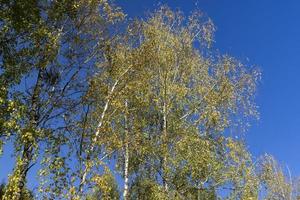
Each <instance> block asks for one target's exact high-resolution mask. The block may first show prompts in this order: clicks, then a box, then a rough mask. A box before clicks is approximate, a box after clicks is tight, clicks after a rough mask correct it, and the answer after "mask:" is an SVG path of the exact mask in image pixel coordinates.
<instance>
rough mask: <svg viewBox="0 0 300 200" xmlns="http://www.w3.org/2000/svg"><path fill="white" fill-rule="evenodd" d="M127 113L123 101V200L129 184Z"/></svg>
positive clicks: (125, 197) (125, 199)
mask: <svg viewBox="0 0 300 200" xmlns="http://www.w3.org/2000/svg"><path fill="white" fill-rule="evenodd" d="M127 113H128V103H127V100H125V115H124V124H125V138H124V143H125V144H124V154H125V155H124V192H123V198H124V200H127V199H128V183H129V174H128V168H129V144H128V142H129V135H128V133H129V131H128V119H127Z"/></svg>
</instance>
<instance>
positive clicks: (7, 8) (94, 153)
mask: <svg viewBox="0 0 300 200" xmlns="http://www.w3.org/2000/svg"><path fill="white" fill-rule="evenodd" d="M0 10H1V12H0V29H1V34H0V44H1V46H0V61H1V62H0V67H1V70H0V84H1V88H0V106H1V111H0V130H1V131H0V149H1V152H2V148H3V146H5V145H7V144H12V145H13V148H14V152H13V157H14V159H15V165H14V168H13V171H12V172H11V174H9V175H8V182H7V184H3V185H1V187H0V197H1V199H6V200H11V199H13V200H21V199H34V198H37V199H72V200H75V199H89V200H92V199H125V200H128V199H245V200H246V199H247V200H249V199H259V198H263V199H295V198H296V197H297V194H298V193H297V189H296V188H295V186H296V185H297V184H295V183H294V181H293V180H292V177H289V176H288V173H287V172H286V171H285V170H284V169H283V168H282V167H281V165H280V164H279V163H278V162H277V161H276V160H275V159H274V158H273V157H272V156H269V155H265V156H262V157H261V158H258V159H254V158H253V157H252V155H251V154H250V152H249V151H248V149H247V146H246V144H245V141H244V140H243V137H242V136H243V133H244V132H245V131H246V130H247V127H248V126H249V123H250V122H252V121H253V120H254V119H255V120H256V119H258V117H259V112H258V109H257V106H256V104H255V94H256V88H257V85H258V83H259V80H260V71H259V69H257V68H256V67H253V66H251V65H248V64H244V63H242V62H240V61H239V60H238V59H237V58H234V57H233V56H231V55H222V54H220V53H216V51H214V50H213V48H211V47H212V46H213V45H214V32H215V27H214V24H213V22H212V21H211V19H209V18H208V17H206V16H205V15H204V14H203V13H202V12H200V11H198V10H197V11H195V12H193V13H192V14H191V15H189V16H185V15H184V14H183V13H182V12H181V11H173V10H172V9H170V8H169V7H168V6H161V7H159V8H158V9H156V10H154V11H153V12H152V13H151V14H149V15H147V16H146V17H145V18H143V19H135V20H129V19H126V14H125V13H123V11H122V9H121V8H119V7H118V6H117V5H115V4H113V2H111V1H109V0H63V1H41V0H30V1H28V0H18V1H10V0H1V6H0ZM228 132H230V134H228ZM235 135H239V136H240V137H239V138H241V139H237V138H236V137H234V136H235ZM2 153H3V154H10V153H11V152H2ZM33 166H37V167H38V168H39V171H38V173H37V176H38V177H39V182H38V189H36V190H34V191H32V192H31V188H30V189H27V187H26V183H27V181H31V180H28V179H27V176H28V171H29V170H31V169H32V167H33Z"/></svg>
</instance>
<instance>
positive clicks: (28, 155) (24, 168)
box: [16, 69, 42, 199]
mask: <svg viewBox="0 0 300 200" xmlns="http://www.w3.org/2000/svg"><path fill="white" fill-rule="evenodd" d="M41 87H42V69H39V72H38V76H37V80H36V84H35V87H34V89H33V93H32V97H31V110H30V114H29V123H30V124H29V127H30V129H31V131H35V130H36V129H37V127H38V120H39V114H38V102H39V96H40V93H41ZM33 154H34V146H33V144H32V143H29V142H26V143H25V144H24V146H23V152H22V157H21V160H22V164H21V165H20V166H17V167H19V170H20V173H21V174H20V179H19V181H18V185H17V187H18V193H19V194H16V196H17V198H18V199H21V196H22V192H23V190H24V187H25V185H26V177H27V173H28V171H29V169H30V167H31V165H30V164H31V162H32V158H33Z"/></svg>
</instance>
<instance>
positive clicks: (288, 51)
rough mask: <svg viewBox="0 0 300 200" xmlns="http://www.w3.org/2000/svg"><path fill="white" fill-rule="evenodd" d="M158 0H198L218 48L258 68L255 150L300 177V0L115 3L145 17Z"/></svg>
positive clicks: (250, 138)
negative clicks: (257, 111)
mask: <svg viewBox="0 0 300 200" xmlns="http://www.w3.org/2000/svg"><path fill="white" fill-rule="evenodd" d="M159 2H162V3H163V4H164V3H166V4H168V5H169V6H170V7H172V8H180V9H181V10H183V11H184V12H185V13H189V12H190V11H191V10H193V9H195V3H196V2H197V5H198V7H199V8H200V9H201V10H202V11H203V12H205V13H206V14H207V16H209V17H210V18H211V19H212V20H213V22H214V23H215V25H216V26H217V32H216V38H215V41H216V43H215V46H214V47H215V48H216V49H218V50H219V51H220V52H222V53H229V54H231V55H233V56H235V57H237V58H239V59H241V60H247V58H249V63H251V64H255V65H258V66H259V68H260V69H261V71H262V73H263V76H262V82H261V84H260V86H259V89H258V94H257V103H258V105H259V106H260V109H259V110H260V113H261V119H260V121H258V122H256V123H254V124H252V128H251V129H250V130H249V131H248V132H247V134H246V138H247V143H248V145H249V148H250V151H251V152H252V153H253V155H254V156H258V155H260V154H263V153H265V152H267V153H270V154H273V155H274V156H275V157H276V158H277V159H278V160H279V161H280V162H282V163H284V164H287V165H288V166H289V168H290V169H291V171H292V175H294V176H298V175H300V55H299V54H300V12H299V11H300V1H299V0H288V1H284V0H281V1H274V0H198V1H194V0H168V1H156V0H144V1H141V0H126V1H125V0H117V1H116V3H117V4H118V5H120V6H122V7H123V9H124V10H125V12H127V13H128V14H129V16H142V15H143V14H144V11H147V10H151V9H153V8H154V7H155V6H156V5H157V4H158V3H159Z"/></svg>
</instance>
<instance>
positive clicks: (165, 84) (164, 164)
mask: <svg viewBox="0 0 300 200" xmlns="http://www.w3.org/2000/svg"><path fill="white" fill-rule="evenodd" d="M164 79H165V80H164V94H163V144H164V145H165V153H164V158H163V171H164V180H163V184H164V189H165V191H166V192H168V190H169V185H168V181H167V176H168V175H167V152H168V143H167V142H168V141H167V136H168V131H167V75H165V78H164Z"/></svg>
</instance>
